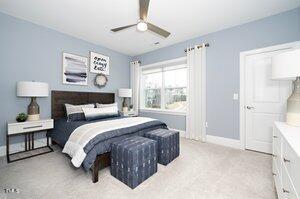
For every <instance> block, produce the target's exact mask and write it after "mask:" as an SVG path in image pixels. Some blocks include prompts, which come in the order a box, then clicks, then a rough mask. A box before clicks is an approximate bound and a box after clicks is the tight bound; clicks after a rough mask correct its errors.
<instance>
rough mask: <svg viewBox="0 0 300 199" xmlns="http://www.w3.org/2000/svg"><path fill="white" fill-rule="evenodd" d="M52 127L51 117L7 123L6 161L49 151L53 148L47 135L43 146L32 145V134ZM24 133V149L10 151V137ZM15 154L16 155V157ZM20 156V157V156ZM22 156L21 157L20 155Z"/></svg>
mask: <svg viewBox="0 0 300 199" xmlns="http://www.w3.org/2000/svg"><path fill="white" fill-rule="evenodd" d="M52 128H53V119H45V120H38V121H28V122H15V123H8V124H7V133H6V157H7V162H8V163H10V162H15V161H18V160H23V159H26V158H30V157H34V156H37V155H42V154H45V153H50V152H52V151H53V149H52V148H51V147H50V145H49V137H48V136H47V145H46V146H43V147H37V148H35V147H34V134H36V133H41V132H47V131H48V130H49V129H52ZM20 135H24V138H25V140H24V142H25V150H24V151H20V152H16V153H10V152H9V148H10V138H11V137H14V136H20ZM16 156H18V157H17V158H16ZM20 156H21V157H20ZM22 156H23V157H22Z"/></svg>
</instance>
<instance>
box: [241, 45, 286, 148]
mask: <svg viewBox="0 0 300 199" xmlns="http://www.w3.org/2000/svg"><path fill="white" fill-rule="evenodd" d="M283 51H287V50H286V49H285V50H276V51H272V52H265V53H259V54H252V55H248V56H246V57H245V70H244V71H245V74H244V75H245V76H244V77H245V107H244V108H245V125H246V127H245V130H246V144H245V147H246V149H250V150H255V151H260V152H265V153H272V129H273V123H274V121H284V120H285V113H286V100H287V98H288V96H289V95H290V93H291V88H292V83H291V81H275V80H272V79H271V76H272V67H271V57H272V56H273V55H275V54H276V53H280V52H283Z"/></svg>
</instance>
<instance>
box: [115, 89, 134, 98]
mask: <svg viewBox="0 0 300 199" xmlns="http://www.w3.org/2000/svg"><path fill="white" fill-rule="evenodd" d="M118 94H119V97H131V96H132V90H131V89H129V88H120V89H119V91H118Z"/></svg>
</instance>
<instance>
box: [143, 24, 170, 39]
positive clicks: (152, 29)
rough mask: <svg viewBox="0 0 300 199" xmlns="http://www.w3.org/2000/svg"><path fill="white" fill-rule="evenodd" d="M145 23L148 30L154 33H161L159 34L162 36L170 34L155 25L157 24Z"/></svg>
mask: <svg viewBox="0 0 300 199" xmlns="http://www.w3.org/2000/svg"><path fill="white" fill-rule="evenodd" d="M147 25H148V30H150V31H152V32H154V33H156V34H159V35H161V36H163V37H165V38H167V37H168V36H169V35H170V34H171V33H169V32H168V31H166V30H164V29H162V28H160V27H157V26H155V25H153V24H151V23H147Z"/></svg>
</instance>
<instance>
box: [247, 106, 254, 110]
mask: <svg viewBox="0 0 300 199" xmlns="http://www.w3.org/2000/svg"><path fill="white" fill-rule="evenodd" d="M246 108H247V109H249V110H251V109H255V107H253V106H246Z"/></svg>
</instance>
